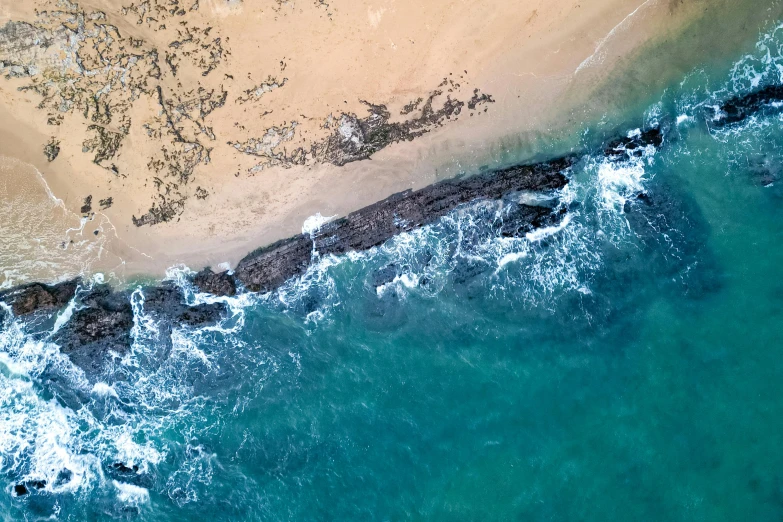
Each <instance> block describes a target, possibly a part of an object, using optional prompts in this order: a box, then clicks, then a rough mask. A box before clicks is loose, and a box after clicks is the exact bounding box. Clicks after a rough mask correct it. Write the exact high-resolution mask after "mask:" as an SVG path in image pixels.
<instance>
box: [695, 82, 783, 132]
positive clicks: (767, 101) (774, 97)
mask: <svg viewBox="0 0 783 522" xmlns="http://www.w3.org/2000/svg"><path fill="white" fill-rule="evenodd" d="M781 107H783V85H776V84H773V85H767V86H765V87H761V88H759V89H756V90H755V91H753V92H750V93H748V94H744V95H740V96H734V97H731V98H729V99H728V100H726V101H724V102H723V103H721V104H720V105H718V106H717V107H711V109H712V111H714V112H713V114H712V118H709V119H708V122H709V123H710V125H712V126H713V127H725V126H728V125H733V124H736V123H739V122H741V121H743V120H745V119H747V118H748V117H750V116H752V115H753V114H755V113H757V112H760V111H768V110H772V111H776V112H777V111H780V109H781Z"/></svg>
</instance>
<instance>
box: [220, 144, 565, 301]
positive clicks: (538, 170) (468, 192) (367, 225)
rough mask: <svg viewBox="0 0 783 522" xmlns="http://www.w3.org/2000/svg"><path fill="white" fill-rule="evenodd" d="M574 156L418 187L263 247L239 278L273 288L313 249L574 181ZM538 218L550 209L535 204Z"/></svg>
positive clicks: (365, 241) (347, 244) (360, 242)
mask: <svg viewBox="0 0 783 522" xmlns="http://www.w3.org/2000/svg"><path fill="white" fill-rule="evenodd" d="M574 159H575V158H574V157H571V156H568V157H564V158H559V159H556V160H553V161H549V162H544V163H537V164H534V165H522V166H518V167H512V168H509V169H504V170H500V171H495V172H491V173H487V174H482V175H479V176H474V177H471V178H467V179H464V180H449V181H444V182H441V183H436V184H434V185H430V186H428V187H425V188H423V189H421V190H418V191H415V192H414V191H411V190H407V191H405V192H401V193H398V194H394V195H392V196H390V197H388V198H386V199H384V200H383V201H379V202H378V203H375V204H373V205H370V206H368V207H365V208H363V209H361V210H357V211H356V212H352V213H351V214H349V215H348V216H346V217H344V218H341V219H338V220H335V221H332V222H330V223H327V224H326V225H324V226H323V227H321V228H320V229H319V230H318V231H316V232H315V233H313V234H312V236H311V235H305V234H300V235H298V236H294V237H292V238H289V239H285V240H282V241H279V242H277V243H275V244H274V245H270V246H268V247H266V248H262V249H260V250H257V251H255V252H253V253H251V254H249V255H248V256H247V257H245V258H244V259H243V260H242V261H240V263H239V265H238V266H237V269H236V272H235V277H236V278H237V280H239V281H241V282H242V283H243V284H244V285H245V286H246V287H247V288H248V289H250V290H252V291H261V292H267V291H271V290H274V289H275V288H277V287H279V286H280V285H282V284H283V283H284V282H285V281H286V280H288V279H290V278H291V277H294V276H297V275H301V274H302V273H304V272H305V270H307V267H308V266H309V265H310V262H311V258H312V254H313V251H315V252H317V253H318V254H319V255H329V254H335V255H339V254H344V253H346V252H349V251H361V250H367V249H369V248H372V247H375V246H378V245H380V244H382V243H383V242H385V241H386V240H388V239H389V238H391V237H392V236H394V235H396V234H399V233H401V232H407V231H410V230H413V229H415V228H418V227H421V226H423V225H426V224H429V223H432V222H434V221H435V220H436V219H438V218H440V217H442V216H444V215H446V214H447V213H448V212H450V211H452V210H454V209H455V208H456V207H457V206H459V205H462V204H465V203H468V202H470V201H473V200H475V199H480V198H486V199H499V198H501V197H502V196H503V195H505V194H508V193H511V192H516V191H522V190H531V191H547V190H555V189H559V188H562V187H564V186H565V185H566V183H567V182H568V180H567V178H566V177H565V175H563V171H564V170H565V169H567V168H568V167H570V166H571V165H572V163H573V162H574ZM531 209H538V210H531V211H530V212H531V216H530V217H532V218H533V219H541V215H542V213H544V212H548V210H547V211H544V210H540V207H531Z"/></svg>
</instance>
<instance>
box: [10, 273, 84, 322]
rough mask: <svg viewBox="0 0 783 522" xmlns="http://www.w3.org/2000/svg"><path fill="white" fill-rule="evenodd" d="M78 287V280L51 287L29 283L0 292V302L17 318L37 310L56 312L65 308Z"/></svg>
mask: <svg viewBox="0 0 783 522" xmlns="http://www.w3.org/2000/svg"><path fill="white" fill-rule="evenodd" d="M78 285H79V280H78V279H74V280H72V281H65V282H63V283H59V284H56V285H51V286H50V285H44V284H41V283H31V284H28V285H24V286H20V287H17V288H14V289H12V290H8V291H5V292H0V301H1V302H4V303H6V304H7V305H8V306H10V307H11V311H12V312H13V313H14V315H15V316H17V317H20V316H24V315H29V314H31V313H33V312H35V311H38V310H56V309H60V308H63V307H65V305H67V304H68V303H69V302H70V300H71V299H73V296H74V294H75V293H76V287H77V286H78Z"/></svg>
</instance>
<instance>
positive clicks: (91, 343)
mask: <svg viewBox="0 0 783 522" xmlns="http://www.w3.org/2000/svg"><path fill="white" fill-rule="evenodd" d="M143 292H144V305H143V308H144V312H146V313H149V314H152V315H154V316H156V318H157V319H159V320H161V321H162V322H163V323H165V325H166V330H167V333H169V334H170V329H171V328H172V327H175V326H182V325H185V326H190V327H199V326H205V325H208V324H214V323H216V322H217V321H219V320H220V319H221V318H222V317H223V316H224V315H225V311H226V308H225V305H223V303H213V304H200V305H197V306H189V305H188V304H187V303H185V298H184V295H183V293H182V290H181V289H179V288H178V287H176V286H174V285H172V284H169V283H164V284H163V285H161V286H157V287H149V288H145V289H144V290H143ZM81 304H82V306H83V308H81V309H79V310H77V311H76V312H74V314H73V316H72V317H71V319H70V320H69V321H68V322H67V323H66V324H65V325H64V326H63V327H62V329H61V330H60V331H59V332H57V334H56V335H55V337H54V341H55V342H56V343H57V344H58V345H59V346H60V350H61V351H62V352H63V353H66V354H68V356H69V357H70V359H71V361H72V362H73V363H74V364H76V365H77V366H79V367H81V368H82V369H84V370H85V371H89V372H99V371H100V370H101V369H102V368H103V365H104V363H105V360H106V357H107V356H109V355H110V354H111V353H115V354H118V355H123V354H125V353H127V351H128V350H129V349H130V347H131V344H132V341H133V339H132V337H131V329H132V328H133V325H134V313H133V307H132V305H131V293H130V292H129V291H113V290H112V289H111V288H110V287H109V286H108V285H99V286H96V287H95V288H93V289H92V290H91V291H89V292H88V293H87V294H86V295H85V296H83V297H82V298H81Z"/></svg>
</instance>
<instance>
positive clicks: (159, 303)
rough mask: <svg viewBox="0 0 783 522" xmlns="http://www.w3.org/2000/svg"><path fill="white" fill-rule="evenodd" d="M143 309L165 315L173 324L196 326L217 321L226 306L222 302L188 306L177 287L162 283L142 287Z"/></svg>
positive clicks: (161, 315)
mask: <svg viewBox="0 0 783 522" xmlns="http://www.w3.org/2000/svg"><path fill="white" fill-rule="evenodd" d="M144 311H145V312H148V313H152V314H155V315H158V316H160V317H166V318H168V319H170V320H171V322H172V323H173V324H175V325H186V326H192V327H198V326H204V325H206V324H214V323H216V322H218V321H219V320H220V319H221V318H222V317H223V315H224V314H225V311H226V306H225V305H224V304H223V303H210V304H199V305H196V306H189V305H188V304H186V303H185V296H184V295H183V294H182V290H181V289H180V288H179V287H176V286H174V285H172V284H168V283H164V284H162V285H161V286H154V287H149V288H145V289H144Z"/></svg>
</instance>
